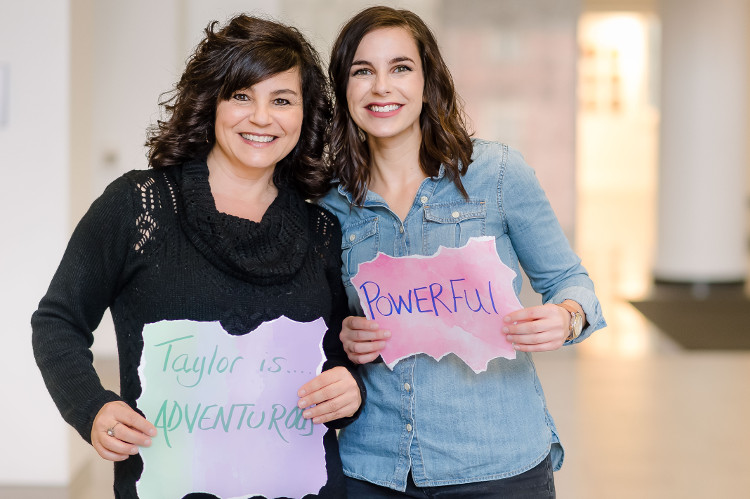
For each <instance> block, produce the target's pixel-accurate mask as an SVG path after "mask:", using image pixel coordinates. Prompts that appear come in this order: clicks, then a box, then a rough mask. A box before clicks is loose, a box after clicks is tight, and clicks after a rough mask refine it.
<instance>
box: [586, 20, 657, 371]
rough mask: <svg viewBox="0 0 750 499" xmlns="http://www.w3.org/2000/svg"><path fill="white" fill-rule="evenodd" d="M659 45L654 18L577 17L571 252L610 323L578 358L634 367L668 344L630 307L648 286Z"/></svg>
mask: <svg viewBox="0 0 750 499" xmlns="http://www.w3.org/2000/svg"><path fill="white" fill-rule="evenodd" d="M659 41H660V40H659V20H658V18H657V17H656V16H655V15H652V14H644V13H584V14H583V15H582V16H581V18H580V20H579V24H578V44H579V49H580V51H579V61H578V119H577V164H576V171H577V191H578V202H577V207H576V213H577V217H576V218H577V219H576V227H577V231H576V236H577V237H576V246H577V249H578V251H579V253H580V254H581V256H582V257H583V260H584V263H585V264H586V265H587V267H588V269H589V271H590V273H591V275H592V277H593V278H594V281H595V283H596V285H597V288H598V289H597V294H598V295H599V297H600V298H601V301H602V306H603V307H604V309H605V312H606V315H607V319H608V322H609V328H608V331H607V334H606V335H595V337H592V340H593V341H587V342H585V343H584V344H582V345H581V347H582V348H581V354H582V355H618V356H626V357H641V356H644V355H648V354H649V353H652V352H655V351H656V350H659V349H662V348H663V347H664V346H665V341H668V340H665V339H664V338H663V337H662V336H661V335H660V334H658V332H656V331H655V330H654V328H653V327H651V326H650V325H649V324H648V323H647V321H645V319H643V317H642V316H641V315H640V314H639V313H638V312H637V311H636V310H635V309H634V308H633V307H632V306H631V305H630V304H628V303H627V300H629V299H634V298H639V297H642V296H643V295H645V294H646V293H647V292H648V290H649V287H650V285H651V281H652V277H651V270H652V261H653V254H654V243H655V229H656V225H655V224H656V206H657V205H656V196H657V168H658V128H659V102H658V95H659V93H658V88H659V72H658V68H659V50H660V44H659ZM667 347H669V345H667Z"/></svg>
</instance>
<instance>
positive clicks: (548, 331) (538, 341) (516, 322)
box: [503, 304, 570, 352]
mask: <svg viewBox="0 0 750 499" xmlns="http://www.w3.org/2000/svg"><path fill="white" fill-rule="evenodd" d="M569 323H570V313H569V312H567V311H566V310H565V309H564V308H562V307H559V306H557V305H552V304H547V305H540V306H536V307H527V308H522V309H521V310H516V311H515V312H512V313H510V314H508V315H507V316H506V317H505V322H504V326H503V333H504V334H505V335H506V338H507V339H508V341H509V342H510V343H511V344H513V348H515V349H516V350H518V351H520V352H544V351H549V350H557V349H558V348H560V347H561V346H562V345H563V343H564V342H565V338H567V336H568V332H569V331H568V325H569Z"/></svg>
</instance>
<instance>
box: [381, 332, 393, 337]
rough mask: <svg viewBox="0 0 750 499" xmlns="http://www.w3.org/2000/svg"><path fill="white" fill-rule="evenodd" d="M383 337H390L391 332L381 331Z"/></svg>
mask: <svg viewBox="0 0 750 499" xmlns="http://www.w3.org/2000/svg"><path fill="white" fill-rule="evenodd" d="M383 336H384V337H385V338H390V337H391V332H390V331H383Z"/></svg>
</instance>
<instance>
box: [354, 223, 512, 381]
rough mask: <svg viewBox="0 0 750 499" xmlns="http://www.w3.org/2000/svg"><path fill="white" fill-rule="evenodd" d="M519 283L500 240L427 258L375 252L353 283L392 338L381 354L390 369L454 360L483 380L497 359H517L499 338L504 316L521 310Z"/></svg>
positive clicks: (371, 315) (485, 240)
mask: <svg viewBox="0 0 750 499" xmlns="http://www.w3.org/2000/svg"><path fill="white" fill-rule="evenodd" d="M515 277H516V273H515V272H514V271H513V270H512V269H511V268H510V267H508V266H507V265H505V264H504V263H503V262H502V261H501V260H500V257H499V256H498V255H497V250H496V249H495V239H494V238H492V237H475V238H471V239H469V242H468V243H467V244H466V245H465V246H462V247H460V248H446V247H442V246H441V247H440V248H439V249H438V251H437V253H436V254H435V255H434V256H430V257H426V256H407V257H400V258H395V257H391V256H388V255H385V254H383V253H378V255H377V256H376V257H375V259H374V260H372V261H370V262H365V263H362V264H360V265H359V270H358V272H357V275H355V276H354V277H352V284H354V286H355V287H356V289H357V294H358V295H359V301H360V303H361V305H362V308H363V310H364V311H365V315H366V316H367V317H368V318H369V319H374V320H375V321H376V322H377V323H378V325H379V326H380V327H381V329H387V330H389V331H390V332H391V338H390V339H389V340H388V341H387V342H386V346H385V348H383V350H382V351H381V356H382V357H383V361H384V362H385V363H386V365H388V367H390V368H391V369H392V368H393V366H394V365H396V363H397V362H398V361H399V360H401V359H404V358H406V357H409V356H410V355H413V354H417V353H425V354H428V355H430V356H432V357H433V358H435V359H436V360H440V359H441V358H443V357H444V356H445V355H447V354H449V353H454V354H456V355H457V356H458V357H459V358H461V359H462V360H463V361H464V362H466V364H467V365H468V366H469V367H471V368H472V369H473V370H474V372H476V373H480V372H482V371H485V370H487V364H488V363H489V361H490V360H492V359H494V358H498V357H504V358H506V359H515V358H516V351H515V350H514V349H513V346H512V345H511V344H510V343H509V342H508V341H507V340H506V339H505V335H504V334H502V332H501V330H502V326H503V317H505V315H507V314H509V313H510V312H513V311H515V310H518V309H520V308H522V306H521V303H520V302H519V301H518V298H517V297H516V293H515V292H514V290H513V279H514V278H515Z"/></svg>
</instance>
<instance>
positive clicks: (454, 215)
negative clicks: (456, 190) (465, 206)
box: [451, 211, 461, 218]
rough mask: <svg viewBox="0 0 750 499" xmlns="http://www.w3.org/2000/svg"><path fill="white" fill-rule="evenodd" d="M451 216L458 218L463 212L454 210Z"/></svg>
mask: <svg viewBox="0 0 750 499" xmlns="http://www.w3.org/2000/svg"><path fill="white" fill-rule="evenodd" d="M451 216H452V217H453V218H458V217H459V216H461V214H460V213H459V212H457V211H454V212H453V213H451Z"/></svg>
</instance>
